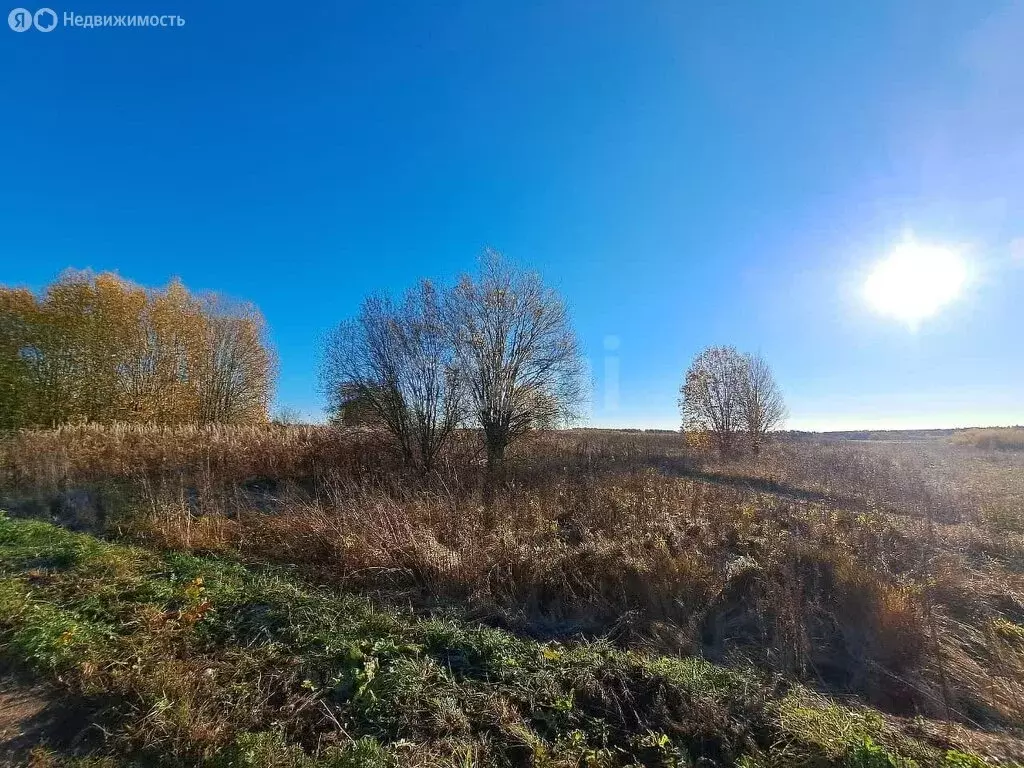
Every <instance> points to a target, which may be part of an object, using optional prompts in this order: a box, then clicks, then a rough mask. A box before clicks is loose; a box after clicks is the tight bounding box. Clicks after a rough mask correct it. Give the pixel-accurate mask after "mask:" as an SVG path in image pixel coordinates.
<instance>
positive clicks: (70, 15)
mask: <svg viewBox="0 0 1024 768" xmlns="http://www.w3.org/2000/svg"><path fill="white" fill-rule="evenodd" d="M60 21H61V19H60V18H58V16H57V12H56V11H55V10H53V9H52V8H40V9H39V10H38V11H36V12H35V13H33V12H32V11H30V10H29V9H28V8H15V9H14V10H13V11H11V12H10V13H8V14H7V26H9V27H10V28H11V29H13V30H14V31H15V32H27V31H28V30H30V29H32V28H33V27H35V28H36V29H38V30H39V31H40V32H52V31H53V30H55V29H56V28H57V25H58V22H60ZM63 22H64V24H63V26H65V27H72V28H77V29H98V28H101V27H183V26H185V17H184V16H179V15H177V14H149V15H138V14H131V15H127V14H125V15H121V14H116V15H115V14H99V13H90V14H84V15H83V14H80V13H75V12H74V11H64V15H63Z"/></svg>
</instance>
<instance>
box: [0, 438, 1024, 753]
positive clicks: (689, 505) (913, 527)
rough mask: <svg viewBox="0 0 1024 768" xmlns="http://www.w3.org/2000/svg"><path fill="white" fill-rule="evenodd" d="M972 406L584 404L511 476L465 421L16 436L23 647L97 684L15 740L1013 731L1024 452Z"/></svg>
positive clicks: (5, 455)
mask: <svg viewBox="0 0 1024 768" xmlns="http://www.w3.org/2000/svg"><path fill="white" fill-rule="evenodd" d="M966 435H970V433H956V434H954V435H943V434H936V435H929V436H925V437H915V439H908V440H901V439H900V438H899V435H898V434H896V435H893V434H887V435H885V436H884V437H883V438H881V439H870V438H871V437H872V436H870V435H866V436H861V437H860V439H856V440H850V439H845V440H844V439H820V438H815V437H813V436H790V437H788V438H786V439H784V440H780V441H777V442H776V443H774V444H772V445H771V446H770V447H769V448H768V449H767V450H766V451H765V452H764V453H763V454H762V455H761V456H760V457H759V458H757V459H753V458H748V459H743V460H738V461H730V462H723V461H720V460H718V459H717V458H716V457H715V456H713V455H710V454H705V453H703V452H701V451H699V450H697V449H695V448H692V447H690V446H688V445H687V443H686V442H685V441H684V440H683V438H682V437H681V436H679V435H677V434H672V433H639V432H629V433H626V432H610V431H598V430H579V431H569V432H559V433H549V434H542V435H538V436H536V437H535V438H534V439H533V440H531V441H530V442H528V443H527V444H524V445H522V446H519V447H518V449H517V451H516V452H515V455H513V456H512V457H510V460H509V462H508V465H507V466H506V467H505V469H504V470H503V472H502V474H501V475H500V476H499V477H496V478H494V479H492V480H486V479H485V477H484V473H483V472H482V470H481V466H480V462H481V456H480V455H479V451H478V450H477V448H476V444H475V442H474V440H473V439H472V436H471V435H463V436H461V438H460V440H459V441H457V444H456V445H455V446H453V448H452V449H451V450H450V451H449V453H448V454H447V455H446V456H445V457H444V462H443V466H442V467H441V468H440V469H439V470H438V471H437V472H436V473H434V474H433V475H431V476H430V477H425V478H424V477H418V476H410V475H406V474H404V473H403V472H402V471H401V468H400V467H399V466H398V465H397V464H396V461H395V459H394V457H392V455H391V454H390V452H389V451H388V450H387V449H386V447H385V444H384V443H383V441H382V439H381V438H380V436H379V435H377V434H375V433H374V432H372V431H366V430H350V431H335V430H331V429H328V428H324V427H288V428H277V427H267V428H235V429H226V428H209V429H202V430H200V429H176V430H157V429H150V428H143V427H128V426H124V427H108V428H101V427H78V428H63V429H59V430H53V431H41V432H22V433H18V434H15V435H10V436H8V437H7V438H4V440H3V442H2V445H0V473H2V474H0V508H2V509H5V510H7V516H6V517H4V518H2V519H0V663H2V664H3V668H4V670H5V671H4V676H3V679H4V680H5V681H6V683H5V684H6V685H7V688H8V689H11V690H13V691H22V692H25V691H28V692H31V695H33V696H37V697H38V699H39V701H40V707H48V708H50V709H51V710H56V711H57V712H58V714H60V711H62V710H63V709H67V708H70V709H71V710H73V713H74V717H64V718H61V717H57V718H56V719H55V721H54V723H55V724H47V726H46V727H42V728H37V730H36V731H35V732H33V735H32V738H30V739H26V738H22V739H21V740H20V741H18V739H17V738H12V739H11V740H10V743H9V744H8V745H7V746H8V751H7V757H8V759H9V760H10V761H19V760H20V761H22V762H31V763H32V764H35V765H60V764H67V763H71V764H84V765H106V764H109V765H120V764H136V763H146V764H170V765H181V764H208V765H254V766H256V765H286V766H305V765H340V766H356V765H370V766H373V765H381V766H384V765H395V766H406V765H424V766H426V765H438V766H442V765H443V766H449V765H451V766H470V765H494V766H627V765H662V766H671V765H679V766H685V765H743V766H749V767H751V768H752V767H753V766H788V765H807V766H828V765H845V766H913V765H917V766H929V765H944V766H977V765H984V764H1000V763H1001V764H1010V763H1011V762H1012V761H1013V760H1015V759H1016V760H1020V759H1022V757H1024V740H1022V739H1024V453H1022V452H1020V451H1015V450H1012V449H1011V448H1006V447H1004V444H1005V445H1012V440H1011V439H1009V438H1007V439H1004V440H1001V441H996V442H991V441H987V440H986V441H980V440H976V439H974V437H973V436H970V439H968V438H967V437H965V436H966ZM4 690H5V689H0V703H2V702H3V701H4V700H5V699H4V695H5V694H4ZM12 695H13V694H12ZM11 700H14V699H11ZM2 717H3V716H2V715H0V718H2ZM14 725H16V726H18V728H20V729H21V730H22V731H25V730H26V729H31V728H33V727H34V725H33V723H32V722H20V723H14ZM2 733H4V723H3V721H2V719H0V734H2ZM2 738H3V736H0V739H2ZM36 742H42V743H41V745H39V746H36ZM3 750H4V747H3V746H2V745H0V758H3V756H4V754H5V753H4V751H3Z"/></svg>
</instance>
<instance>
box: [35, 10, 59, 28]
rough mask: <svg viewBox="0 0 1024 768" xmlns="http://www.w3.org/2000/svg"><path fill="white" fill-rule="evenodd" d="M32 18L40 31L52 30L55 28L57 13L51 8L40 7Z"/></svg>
mask: <svg viewBox="0 0 1024 768" xmlns="http://www.w3.org/2000/svg"><path fill="white" fill-rule="evenodd" d="M32 20H33V22H34V23H35V25H36V29H38V30H39V31H40V32H53V30H54V29H56V28H57V14H56V13H54V12H53V8H40V9H39V10H38V11H36V15H35V16H34V17H33V19H32Z"/></svg>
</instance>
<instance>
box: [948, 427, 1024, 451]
mask: <svg viewBox="0 0 1024 768" xmlns="http://www.w3.org/2000/svg"><path fill="white" fill-rule="evenodd" d="M951 442H952V443H953V444H954V445H967V446H972V447H974V448H981V449H983V450H996V451H1024V427H989V428H986V429H965V430H964V431H962V432H959V433H957V434H956V435H954V436H953V438H952V440H951Z"/></svg>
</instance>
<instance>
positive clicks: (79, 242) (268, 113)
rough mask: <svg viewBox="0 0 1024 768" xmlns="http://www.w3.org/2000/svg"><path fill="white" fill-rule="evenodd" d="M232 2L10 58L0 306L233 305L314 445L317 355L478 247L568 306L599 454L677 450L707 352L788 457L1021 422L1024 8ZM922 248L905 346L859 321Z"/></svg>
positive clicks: (14, 48)
mask: <svg viewBox="0 0 1024 768" xmlns="http://www.w3.org/2000/svg"><path fill="white" fill-rule="evenodd" d="M230 5H231V6H232V7H228V6H229V4H214V3H192V2H181V0H166V2H164V0H160V2H157V0H141V1H140V0H135V1H134V2H131V3H128V2H112V1H111V2H107V1H105V0H104V1H102V2H101V1H100V0H87V2H86V3H83V4H80V5H75V6H73V7H55V8H54V10H56V11H57V13H58V15H59V16H63V13H64V12H65V11H72V12H74V13H76V14H103V15H110V14H124V13H132V14H136V13H154V14H177V15H181V16H183V17H184V18H185V19H186V24H185V26H184V27H181V28H170V29H161V28H156V29H129V28H109V29H81V28H67V27H58V28H57V29H55V30H54V31H53V32H50V33H47V34H44V33H40V32H38V31H36V30H31V31H29V32H26V33H20V34H19V33H15V32H12V31H11V30H9V29H2V28H0V29H2V32H0V71H2V72H4V73H5V76H4V99H3V106H2V110H3V113H2V114H3V120H2V121H0V145H2V146H3V147H4V148H5V151H4V157H3V161H2V164H0V169H2V170H0V174H2V175H0V179H2V183H0V282H4V283H7V284H27V285H30V286H33V287H40V286H42V285H43V284H45V283H46V282H47V281H49V280H50V279H52V278H53V277H54V276H55V275H56V274H57V273H58V272H59V271H60V270H62V269H63V268H65V267H68V266H75V267H81V268H85V267H91V268H93V269H95V270H115V271H117V272H118V273H120V274H121V275H123V276H124V277H128V278H131V279H133V280H135V281H138V282H141V283H144V284H149V285H159V284H163V283H165V282H166V281H167V280H168V279H169V278H170V277H172V276H174V275H178V276H180V277H181V278H182V279H183V280H184V281H185V283H186V284H187V285H189V286H190V287H192V288H194V289H212V290H218V291H221V292H224V293H227V294H230V295H233V296H237V297H240V298H245V299H250V300H252V301H254V302H255V303H257V304H258V305H259V306H260V308H261V309H262V310H263V312H264V314H265V315H266V317H267V319H268V321H269V323H270V326H271V329H272V333H273V339H274V342H275V344H276V346H277V349H278V353H279V355H280V359H281V378H280V386H279V395H278V401H279V403H280V404H283V405H288V406H292V407H295V408H297V409H299V410H301V411H303V412H304V413H306V414H308V415H312V416H314V417H315V416H316V415H317V414H318V413H319V409H320V407H321V400H320V398H319V396H318V394H317V392H316V386H315V382H316V375H315V372H316V364H317V357H318V349H319V344H320V339H321V336H322V334H323V333H324V331H325V330H327V329H328V328H329V327H331V326H332V325H334V324H335V323H337V322H338V321H339V320H341V319H343V318H345V317H347V316H350V315H351V314H353V312H354V311H355V310H356V308H357V306H358V304H359V301H360V300H361V298H362V296H364V295H365V294H367V293H369V292H373V291H377V290H391V291H398V290H400V289H402V288H403V287H405V286H406V285H408V284H410V283H412V282H413V281H414V280H416V279H417V278H418V277H421V276H427V277H432V278H435V279H438V280H450V279H453V278H454V277H455V276H456V275H457V274H458V273H459V272H462V271H465V270H467V269H471V268H472V266H473V264H474V262H475V259H476V257H477V255H478V254H479V252H480V251H481V249H483V248H484V247H485V246H491V247H494V248H496V249H498V250H501V251H503V252H504V253H505V254H506V255H508V256H509V257H510V258H513V259H515V260H517V261H519V262H521V263H524V264H526V265H529V266H533V267H536V268H537V269H539V270H540V271H541V272H542V273H543V274H544V276H545V277H546V279H547V280H548V281H549V282H550V283H551V284H553V285H555V286H556V287H558V288H559V289H560V290H561V291H562V292H563V294H564V295H565V297H566V299H567V300H568V302H569V304H570V306H571V307H572V310H573V314H574V317H575V320H576V325H577V330H578V333H579V335H580V338H581V341H582V343H583V346H584V348H585V350H586V353H587V355H588V358H589V359H590V360H591V362H592V367H593V373H594V378H595V385H596V394H595V397H594V402H593V413H592V423H593V424H596V425H613V426H648V427H654V426H661V427H675V426H677V424H678V415H677V410H676V398H677V392H678V387H679V383H680V380H681V377H682V374H683V371H684V370H685V367H686V365H687V363H688V361H689V360H690V358H691V357H692V356H693V355H694V354H695V353H696V352H697V351H699V349H700V348H701V347H703V346H705V345H708V344H716V343H731V344H735V345H737V346H738V347H740V348H742V349H747V350H751V351H760V352H761V353H762V354H764V355H765V356H766V357H767V358H768V360H769V361H770V362H771V363H772V364H773V366H774V368H775V371H776V375H777V378H778V379H779V381H780V384H781V385H782V388H783V390H784V392H785V394H786V396H787V399H788V402H789V407H790V412H791V419H790V425H791V426H793V427H794V428H818V429H827V428H845V427H851V428H853V427H919V426H953V425H964V424H993V423H1015V422H1018V423H1019V422H1024V354H1022V353H1024V342H1022V341H1021V339H1022V333H1024V301H1021V299H1022V297H1024V184H1022V183H1021V180H1022V179H1024V130H1022V128H1021V126H1022V125H1024V46H1022V45H1021V40H1024V2H1022V1H1021V0H1018V1H1017V2H999V1H998V0H991V1H989V0H986V2H978V0H964V1H963V2H952V1H950V2H942V1H941V0H865V1H863V2H856V3H821V2H787V3H732V2H715V3H696V2H667V1H666V2H641V1H640V0H631V1H630V2H617V3H616V2H603V1H602V0H587V2H582V1H580V2H565V1H562V0H547V1H546V2H532V1H524V2H514V3H510V2H491V1H489V0H464V1H461V2H450V3H436V4H435V3H430V4H428V3H419V2H416V3H413V2H409V3H395V2H379V1H378V2H359V3H323V4H315V3H313V4H305V5H300V6H282V5H280V4H274V5H270V4H263V3H250V4H247V5H246V7H245V8H244V10H242V9H241V6H239V5H237V4H230ZM907 231H913V233H914V234H915V236H916V237H917V238H919V239H921V240H922V241H926V242H929V243H938V244H944V245H948V246H950V247H955V248H957V249H958V250H960V251H961V252H962V253H963V254H964V258H965V259H966V260H967V263H968V266H969V268H970V274H971V279H970V281H969V284H968V286H967V288H966V290H965V292H964V294H963V295H962V296H961V297H960V298H959V299H958V300H957V301H956V302H954V303H952V304H951V305H949V306H948V307H947V308H946V309H945V310H944V311H942V312H941V313H939V314H938V315H936V316H935V317H933V318H930V319H929V320H927V321H925V322H923V323H921V324H920V325H919V326H918V327H916V328H908V327H907V326H906V325H905V324H901V323H899V322H896V321H894V320H892V319H889V318H886V317H883V316H880V315H877V314H875V313H873V312H872V311H871V309H870V308H869V307H868V306H867V305H866V302H865V301H864V300H863V297H862V295H861V286H862V284H863V282H864V279H865V276H866V271H867V270H868V269H869V268H870V267H871V265H872V264H873V263H874V262H876V261H877V260H878V259H879V258H882V257H883V256H884V255H885V253H886V251H887V250H888V249H890V248H891V247H892V246H893V245H894V244H895V243H897V242H898V241H899V240H900V239H901V238H902V237H903V236H904V234H905V233H906V232H907ZM610 339H614V341H610ZM609 346H611V347H616V346H617V348H615V349H614V350H612V351H611V352H609V351H607V347H609ZM614 371H617V372H618V374H617V378H618V381H617V385H616V386H609V382H607V381H606V378H607V374H608V373H612V372H614Z"/></svg>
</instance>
